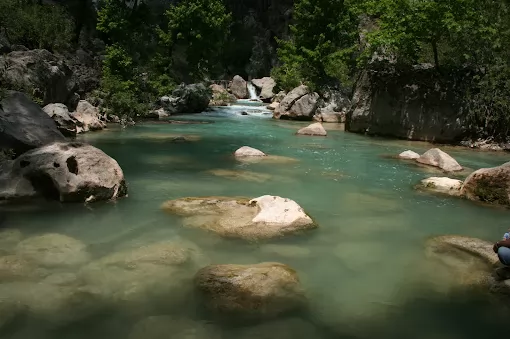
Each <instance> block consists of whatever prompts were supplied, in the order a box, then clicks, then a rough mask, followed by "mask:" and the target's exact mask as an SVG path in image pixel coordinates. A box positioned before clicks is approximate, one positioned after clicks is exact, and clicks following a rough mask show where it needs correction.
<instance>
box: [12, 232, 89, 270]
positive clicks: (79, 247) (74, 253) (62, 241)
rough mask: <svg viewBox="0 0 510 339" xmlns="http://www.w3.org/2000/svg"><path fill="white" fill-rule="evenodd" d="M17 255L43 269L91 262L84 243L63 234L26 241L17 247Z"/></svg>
mask: <svg viewBox="0 0 510 339" xmlns="http://www.w3.org/2000/svg"><path fill="white" fill-rule="evenodd" d="M16 254H17V255H18V256H19V257H20V258H23V259H25V260H28V261H30V262H33V263H35V264H37V265H38V266H42V267H64V266H72V267H75V266H78V265H82V264H84V263H86V262H87V261H89V260H90V255H89V254H88V253H87V251H86V245H85V244H84V243H82V242H81V241H79V240H76V239H73V238H71V237H68V236H65V235H63V234H44V235H41V236H36V237H31V238H28V239H25V240H23V241H22V242H20V243H19V244H18V246H16Z"/></svg>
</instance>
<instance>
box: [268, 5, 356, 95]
mask: <svg viewBox="0 0 510 339" xmlns="http://www.w3.org/2000/svg"><path fill="white" fill-rule="evenodd" d="M353 8H354V7H353V6H352V4H351V3H350V2H349V1H348V0H297V1H296V2H295V4H294V23H293V25H291V26H290V31H291V37H290V39H287V40H280V41H279V50H278V55H279V58H280V63H281V66H280V67H279V68H277V69H276V70H275V71H274V72H273V73H274V74H275V75H276V76H277V77H279V76H280V77H281V76H282V75H287V76H288V75H290V74H292V77H294V80H293V81H291V82H290V83H292V82H295V81H296V80H298V79H299V81H304V82H308V83H309V84H310V85H312V86H319V87H320V86H321V85H324V84H328V83H329V82H331V80H334V81H338V80H339V77H340V78H343V80H345V79H346V78H348V77H346V76H345V75H344V74H339V73H338V72H337V71H338V70H340V69H341V70H344V71H347V73H349V70H350V69H351V66H353V63H352V62H353V60H354V59H353V51H354V49H353V47H354V46H355V43H356V41H357V34H358V33H357V22H358V20H357V17H356V15H355V13H354V12H353V11H352V9H353Z"/></svg>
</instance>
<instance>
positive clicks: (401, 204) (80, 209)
mask: <svg viewBox="0 0 510 339" xmlns="http://www.w3.org/2000/svg"><path fill="white" fill-rule="evenodd" d="M243 105H244V106H234V107H230V108H218V109H214V110H213V111H211V112H207V113H203V114H200V115H193V116H184V117H179V118H180V119H183V120H196V121H201V122H209V123H207V124H205V123H204V124H168V123H161V122H158V123H150V122H148V123H142V124H139V125H137V126H135V127H133V128H128V129H124V130H120V129H116V128H115V127H113V128H112V129H111V130H109V131H104V132H98V133H89V134H85V135H83V136H81V137H80V139H81V140H83V141H85V142H88V143H91V144H93V145H95V146H97V147H99V148H101V149H102V150H103V151H104V152H106V153H107V154H109V155H110V156H112V157H113V158H115V159H116V160H117V161H118V162H119V164H120V165H121V167H122V168H123V170H124V174H125V176H126V180H127V182H128V184H129V197H128V198H126V199H121V200H119V201H117V202H115V203H98V204H92V205H88V206H86V207H85V206H82V205H60V204H50V203H49V204H41V205H39V206H32V207H30V208H28V207H24V208H17V209H15V208H11V209H10V211H9V212H8V214H7V220H6V225H4V226H6V227H9V228H18V229H20V230H22V232H23V234H24V236H25V237H29V236H31V235H37V234H45V233H60V234H65V235H68V236H71V237H73V238H76V239H79V240H80V241H82V242H84V243H85V244H86V245H87V249H88V251H89V252H90V253H91V255H92V257H93V259H97V258H100V257H102V256H104V255H108V254H110V253H113V252H115V251H119V250H120V249H122V248H125V247H129V246H131V247H133V246H143V245H145V244H150V243H153V242H156V241H162V240H167V239H177V240H183V241H190V242H193V243H195V244H196V245H197V246H198V247H199V248H200V250H201V251H202V252H203V253H204V255H205V257H207V260H208V262H210V263H258V262H263V261H278V262H282V263H286V264H288V265H291V266H292V267H293V268H295V269H296V270H297V271H298V272H299V275H300V277H301V279H302V282H303V285H304V287H305V289H306V290H307V293H308V295H309V298H310V309H309V310H308V311H307V312H305V313H303V314H294V315H291V316H292V318H291V317H290V316H289V317H286V318H283V319H280V323H278V324H280V325H281V326H280V327H278V326H276V327H271V326H268V327H267V328H266V327H257V326H260V324H244V323H243V324H241V323H238V322H236V321H234V320H231V321H229V320H227V321H224V320H223V321H219V320H216V319H213V318H211V317H210V315H208V314H206V313H203V312H202V311H201V310H200V307H196V305H193V301H192V300H190V301H189V302H187V303H185V305H186V307H182V308H179V309H177V310H169V309H164V310H162V309H161V307H160V304H161V301H160V300H154V301H153V300H146V303H145V304H144V306H143V307H138V306H137V307H136V310H131V311H133V312H130V311H129V310H128V311H126V310H125V309H118V308H115V307H113V308H111V309H109V311H108V312H105V313H104V314H99V315H94V316H93V317H91V318H86V319H84V320H82V321H80V322H78V323H70V324H66V325H65V326H53V325H52V326H49V325H48V324H46V323H45V321H42V320H41V321H38V320H37V319H35V320H34V319H25V320H20V321H17V322H15V323H14V324H13V325H11V326H10V327H9V328H8V329H7V330H4V333H0V335H1V337H2V338H23V339H24V338H30V339H38V338H57V339H59V338H66V339H67V338H92V337H94V338H97V339H101V338H128V337H129V333H130V332H131V326H132V325H133V324H134V323H136V321H137V320H139V319H142V318H144V317H146V316H151V315H161V314H166V315H171V316H175V317H176V318H181V317H184V318H191V319H194V320H197V321H205V322H207V323H209V324H210V325H211V326H214V327H215V328H216V327H217V330H218V331H219V332H221V336H222V337H224V338H238V337H243V336H244V337H250V335H251V336H252V337H254V336H257V337H259V338H260V337H263V338H284V337H285V335H287V337H289V335H290V334H289V333H290V332H291V328H293V327H294V325H293V324H294V322H295V321H296V319H295V318H296V317H297V318H299V321H302V322H305V323H306V326H308V327H310V328H313V329H314V332H313V333H314V334H313V336H314V337H317V338H341V337H345V338H373V337H377V338H435V339H440V338H452V339H453V338H463V339H470V338H473V339H474V338H481V337H491V336H495V335H500V333H501V331H502V327H503V326H505V324H506V322H507V320H508V315H509V314H508V313H507V310H506V309H505V308H504V307H503V305H501V304H500V303H498V302H494V300H492V299H490V298H488V297H487V296H484V295H472V294H466V293H461V292H459V293H456V292H454V290H453V291H452V289H451V284H452V282H451V277H449V276H448V272H446V271H444V270H441V269H440V268H438V267H436V266H434V265H429V264H428V263H427V261H426V260H425V259H424V257H423V243H424V241H425V240H426V239H427V238H428V237H430V236H434V235H442V234H462V235H468V236H474V237H480V238H482V239H486V240H489V241H495V240H496V239H498V238H499V237H500V236H501V235H502V234H503V233H504V231H505V230H507V229H508V227H509V226H508V220H509V219H508V217H509V214H508V213H509V212H508V211H506V210H502V209H495V208H488V207H485V206H479V205H477V204H475V203H472V202H469V201H464V200H459V199H453V198H448V197H442V196H436V195H429V194H424V193H419V192H416V191H415V190H414V189H413V186H414V185H415V184H416V183H417V182H419V180H420V179H423V178H425V177H427V176H432V175H441V174H440V173H438V172H435V171H430V170H427V169H424V168H422V167H418V166H416V165H414V164H412V163H409V162H403V161H398V160H396V159H392V158H390V157H388V155H396V154H398V153H400V152H402V151H404V150H406V149H412V150H414V151H416V152H418V153H421V152H423V151H425V150H427V149H428V148H430V147H432V146H431V145H428V144H426V143H413V142H405V141H398V140H397V141H395V140H386V139H378V138H368V137H365V136H361V135H356V134H351V133H347V132H343V131H341V129H340V128H337V126H333V125H329V126H328V125H326V127H327V129H329V131H328V136H327V137H326V138H323V137H304V136H296V135H295V134H294V133H295V131H296V130H297V129H299V128H300V127H302V126H303V125H304V123H296V122H284V121H275V120H272V119H270V117H271V115H270V113H269V112H267V111H264V110H260V107H257V106H254V105H253V104H249V103H243ZM242 111H245V112H247V113H248V115H241V112H242ZM178 136H184V138H185V139H186V140H182V139H176V137H178ZM244 145H249V146H252V147H255V148H258V149H260V150H262V151H264V152H265V153H267V154H271V155H278V156H285V157H290V158H293V159H295V160H296V161H294V162H288V163H264V162H262V163H253V164H246V163H240V162H237V161H236V160H235V159H234V158H233V157H232V153H233V152H234V151H235V150H236V149H237V148H239V147H241V146H244ZM445 150H446V151H447V152H448V153H449V154H451V155H452V156H453V157H455V158H456V159H457V160H458V161H459V163H460V164H461V165H463V166H465V167H468V168H471V169H478V168H481V167H487V166H496V165H500V164H502V163H504V162H506V161H509V160H510V156H508V155H507V154H503V153H484V152H475V151H471V150H467V149H463V148H454V147H448V148H445ZM226 171H248V172H255V173H257V174H258V175H251V176H250V173H245V176H244V177H241V178H239V177H237V178H234V179H233V178H229V177H228V176H224V175H222V176H218V175H217V174H218V173H225V172H226ZM226 173H229V172H226ZM243 173H244V172H243ZM265 194H271V195H279V196H282V197H287V198H291V199H293V200H296V201H297V202H298V203H299V204H300V205H301V206H302V207H304V208H305V210H306V211H307V212H308V213H309V214H310V215H311V216H312V217H313V218H314V219H315V220H316V221H317V223H318V224H319V225H320V228H319V229H317V230H315V231H312V232H309V233H307V234H305V235H302V236H298V237H291V238H287V239H282V240H275V241H270V242H264V243H245V242H241V241H232V240H225V239H221V238H219V237H217V236H215V235H213V234H210V233H207V232H204V231H201V230H191V229H188V228H185V227H183V225H182V221H181V219H179V218H177V217H173V216H169V215H167V214H165V213H163V212H162V211H161V210H160V205H161V204H162V203H163V202H164V201H166V200H170V199H175V198H180V197H187V196H221V195H225V196H247V197H258V196H261V195H265ZM78 269H79V268H78V267H76V268H69V271H73V270H78ZM179 293H181V291H175V294H179ZM275 328H277V330H275ZM281 328H283V329H284V330H282V333H276V332H275V331H279V330H280V329H281ZM285 329H288V331H287V330H285ZM250 331H251V332H250ZM289 331H290V332H289ZM250 333H251V334H250ZM253 333H255V334H253ZM212 337H213V335H212V334H211V338H212ZM291 337H293V336H292V335H290V337H289V338H291ZM308 337H310V335H308ZM147 338H148V339H150V338H151V337H150V336H149V335H147ZM158 338H159V337H158ZM168 338H172V335H170V334H169V336H168ZM179 338H181V337H179ZM186 338H191V337H186ZM193 338H195V337H193ZM310 339H312V338H310Z"/></svg>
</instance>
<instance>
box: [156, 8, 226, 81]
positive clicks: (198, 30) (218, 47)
mask: <svg viewBox="0 0 510 339" xmlns="http://www.w3.org/2000/svg"><path fill="white" fill-rule="evenodd" d="M165 15H166V18H167V20H168V26H167V28H166V29H165V30H163V29H160V30H159V37H160V39H161V42H162V44H163V45H164V46H165V47H166V49H167V51H168V52H169V54H171V53H175V52H176V50H177V48H179V47H180V48H181V50H184V54H185V57H183V59H185V60H186V65H185V66H186V68H187V71H188V75H189V77H190V78H191V79H192V80H203V79H204V77H206V76H208V75H210V74H211V73H212V72H213V71H214V67H215V65H217V64H218V63H219V62H220V55H221V52H222V49H223V46H224V45H225V42H226V40H227V39H228V36H229V33H230V25H231V22H232V16H231V14H230V13H227V10H226V8H225V6H224V4H223V2H222V1H220V0H184V1H182V2H180V3H179V4H178V5H175V6H172V7H170V9H168V10H167V11H166V13H165Z"/></svg>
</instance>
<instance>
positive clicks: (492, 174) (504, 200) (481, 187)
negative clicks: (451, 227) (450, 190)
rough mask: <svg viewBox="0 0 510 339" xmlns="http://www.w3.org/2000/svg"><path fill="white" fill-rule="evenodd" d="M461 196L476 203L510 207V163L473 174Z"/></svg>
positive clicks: (467, 180)
mask: <svg viewBox="0 0 510 339" xmlns="http://www.w3.org/2000/svg"><path fill="white" fill-rule="evenodd" d="M461 194H462V195H463V196H464V197H466V198H468V199H470V200H474V201H481V202H485V203H490V204H495V205H502V206H510V162H507V163H505V164H503V165H501V166H497V167H492V168H482V169H479V170H477V171H475V172H473V173H471V175H470V176H469V177H467V178H466V180H465V181H464V184H463V185H462V189H461Z"/></svg>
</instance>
